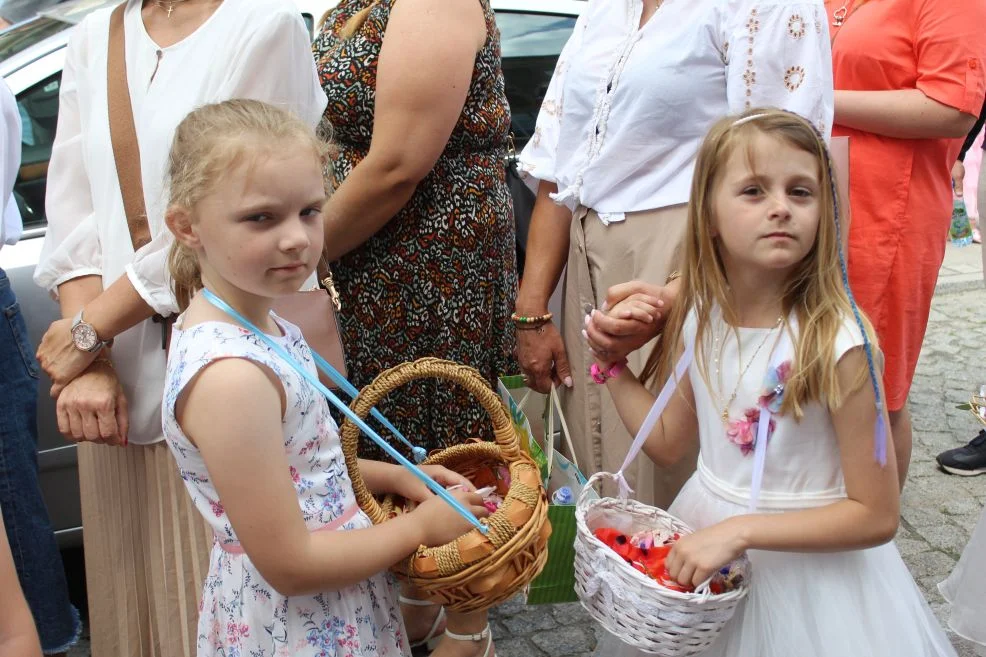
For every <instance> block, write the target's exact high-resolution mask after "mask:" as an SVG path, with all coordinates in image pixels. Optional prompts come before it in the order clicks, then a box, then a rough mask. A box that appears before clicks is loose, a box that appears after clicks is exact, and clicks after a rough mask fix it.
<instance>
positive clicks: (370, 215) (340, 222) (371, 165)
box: [325, 149, 427, 262]
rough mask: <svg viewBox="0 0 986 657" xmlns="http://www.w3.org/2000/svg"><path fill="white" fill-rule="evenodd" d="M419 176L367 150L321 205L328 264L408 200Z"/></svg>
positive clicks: (385, 221) (360, 241) (370, 235)
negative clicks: (361, 159) (323, 206)
mask: <svg viewBox="0 0 986 657" xmlns="http://www.w3.org/2000/svg"><path fill="white" fill-rule="evenodd" d="M424 175H427V172H425V174H424ZM422 177H423V176H422V174H421V172H420V171H417V170H414V169H412V168H411V167H407V166H405V164H404V163H402V162H401V161H399V160H393V161H387V158H384V157H380V156H377V155H376V154H374V152H373V150H372V149H371V150H370V152H369V154H367V156H366V157H365V158H364V159H363V161H361V162H360V163H359V164H357V165H356V167H355V168H354V169H353V170H352V171H351V172H350V173H349V176H347V177H346V180H345V182H343V183H342V185H340V186H339V189H337V190H336V191H335V192H334V193H333V194H332V197H331V198H330V199H329V202H328V204H326V206H325V255H326V258H327V259H328V261H329V262H332V261H335V260H338V259H339V258H341V257H342V256H344V255H346V254H347V253H349V252H350V251H352V250H353V249H355V248H357V247H358V246H360V245H361V244H363V243H364V242H366V241H367V240H368V239H370V238H371V237H372V236H373V235H374V234H375V233H376V232H377V231H379V230H380V229H381V228H383V227H384V226H385V225H386V224H387V222H388V221H390V220H391V219H393V218H394V217H395V216H396V215H397V213H398V212H400V210H401V208H403V207H404V206H405V205H407V202H408V201H410V200H411V196H413V195H414V190H415V188H416V187H417V186H418V182H420V180H421V179H422Z"/></svg>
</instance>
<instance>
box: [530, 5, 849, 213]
mask: <svg viewBox="0 0 986 657" xmlns="http://www.w3.org/2000/svg"><path fill="white" fill-rule="evenodd" d="M641 11H642V2H641V0H589V4H588V6H587V7H586V9H585V11H584V12H583V13H582V15H581V16H580V17H579V20H578V22H577V23H576V26H575V30H574V32H573V33H572V36H571V37H570V38H569V40H568V43H567V44H566V45H565V48H564V49H563V50H562V53H561V56H560V57H559V59H558V64H557V67H556V68H555V72H554V76H553V77H552V79H551V83H550V85H549V86H548V90H547V93H546V95H545V99H544V102H543V103H542V105H541V111H540V114H539V115H538V120H537V125H536V128H535V132H534V136H533V137H532V138H531V140H530V141H529V142H528V144H527V146H526V147H525V148H524V151H523V153H521V156H520V164H519V167H520V171H521V174H522V175H523V176H524V177H525V179H526V181H527V184H528V185H530V186H531V187H532V188H534V187H536V185H537V184H538V181H539V180H544V181H549V182H554V183H556V184H557V185H558V194H557V195H556V196H555V201H556V202H557V203H559V204H562V203H563V204H565V205H567V206H568V207H570V208H572V209H574V208H575V206H576V205H583V206H586V207H590V208H593V209H595V210H596V211H597V212H599V213H600V214H601V215H602V216H601V218H602V219H603V221H604V222H607V223H608V222H609V221H619V220H621V219H622V218H623V213H625V212H634V211H639V210H650V209H656V208H662V207H666V206H669V205H676V204H679V203H684V202H686V201H687V200H688V196H689V189H690V186H691V179H692V170H693V168H694V165H695V158H696V155H697V154H698V149H699V146H700V145H701V142H702V139H703V138H704V137H705V133H706V132H707V131H708V129H709V127H711V125H712V123H714V122H715V121H716V120H718V119H719V118H721V117H723V116H725V115H727V114H731V113H738V112H742V111H743V110H745V109H747V108H750V107H757V106H775V107H781V108H784V109H789V110H792V111H795V112H797V113H799V114H801V115H802V116H805V117H807V118H808V119H810V120H811V121H812V122H813V123H815V125H816V126H818V128H819V129H820V130H821V131H822V132H823V134H824V135H825V137H826V139H827V138H828V136H829V134H830V133H831V125H832V113H833V93H832V56H831V47H830V44H829V35H828V23H827V20H826V14H825V7H824V4H823V2H822V0H791V1H784V0H776V1H771V0H664V2H663V3H662V4H661V5H660V7H659V8H658V9H657V12H656V13H655V14H654V15H653V16H652V17H651V18H650V19H649V20H648V21H647V23H645V24H644V26H643V27H641V28H639V29H638V25H639V23H640V15H641Z"/></svg>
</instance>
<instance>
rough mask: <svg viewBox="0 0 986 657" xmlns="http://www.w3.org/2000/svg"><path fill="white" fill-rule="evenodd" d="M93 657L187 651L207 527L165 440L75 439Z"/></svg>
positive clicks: (190, 651) (184, 656)
mask: <svg viewBox="0 0 986 657" xmlns="http://www.w3.org/2000/svg"><path fill="white" fill-rule="evenodd" d="M78 455H79V488H80V492H81V495H82V527H83V540H84V544H85V558H86V584H87V587H88V592H89V624H90V635H91V641H92V656H93V657H195V652H196V651H195V643H196V636H197V627H196V626H197V623H198V602H199V598H200V597H201V593H202V581H203V579H204V578H205V575H206V571H207V570H208V567H209V551H210V549H211V547H212V542H213V534H212V530H211V529H209V527H208V525H207V524H206V522H205V520H204V519H203V518H202V516H201V515H200V514H199V513H198V511H196V509H195V507H194V506H193V505H192V500H191V498H190V497H189V495H188V493H187V491H186V490H185V485H184V483H183V482H182V480H181V477H180V476H179V474H178V468H177V466H176V465H175V461H174V458H172V456H171V452H170V450H169V449H168V446H167V444H166V443H164V442H159V443H156V444H154V445H146V446H142V445H131V446H128V447H125V448H119V447H108V446H105V445H93V444H90V443H81V444H80V445H79V449H78Z"/></svg>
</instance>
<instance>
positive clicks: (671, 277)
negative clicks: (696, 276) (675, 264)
mask: <svg viewBox="0 0 986 657" xmlns="http://www.w3.org/2000/svg"><path fill="white" fill-rule="evenodd" d="M677 278H681V272H680V271H678V270H677V269H675V270H674V271H673V272H671V273H670V274H668V277H667V278H666V279H664V284H665V285H667V284H668V283H670V282H671V281H673V280H675V279H677Z"/></svg>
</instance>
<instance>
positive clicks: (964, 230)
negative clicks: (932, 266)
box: [948, 198, 972, 246]
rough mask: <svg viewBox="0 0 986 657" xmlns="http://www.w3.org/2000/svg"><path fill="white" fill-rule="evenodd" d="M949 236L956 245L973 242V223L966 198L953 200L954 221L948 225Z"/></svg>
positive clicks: (965, 244)
mask: <svg viewBox="0 0 986 657" xmlns="http://www.w3.org/2000/svg"><path fill="white" fill-rule="evenodd" d="M948 237H949V239H950V240H952V244H954V245H956V246H968V245H969V244H972V224H971V223H969V213H968V212H966V209H965V200H963V199H961V198H956V199H953V200H952V223H951V224H950V225H949V227H948Z"/></svg>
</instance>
